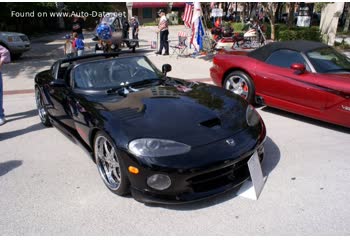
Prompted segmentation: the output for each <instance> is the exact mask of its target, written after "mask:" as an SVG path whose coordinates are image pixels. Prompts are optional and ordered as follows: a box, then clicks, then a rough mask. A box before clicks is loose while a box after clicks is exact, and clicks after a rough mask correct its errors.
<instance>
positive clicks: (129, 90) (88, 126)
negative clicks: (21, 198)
mask: <svg viewBox="0 0 350 240" xmlns="http://www.w3.org/2000/svg"><path fill="white" fill-rule="evenodd" d="M170 70H171V66H170V65H168V64H164V65H163V67H162V71H159V70H158V69H157V68H156V67H155V66H154V65H153V64H152V63H151V62H150V61H149V59H148V58H147V57H144V56H141V57H140V56H133V57H119V56H117V55H116V54H96V55H86V56H83V57H76V58H70V59H63V60H59V61H57V62H55V63H54V64H53V65H52V67H51V69H50V70H46V71H43V72H40V73H38V74H37V75H36V76H35V93H36V103H37V107H38V112H39V116H40V119H41V122H42V123H43V124H44V125H46V126H50V125H54V126H55V127H57V128H58V129H60V130H62V132H63V133H64V134H66V135H67V136H68V137H69V138H71V139H73V140H74V141H75V142H77V143H79V144H81V145H82V146H83V147H84V148H85V149H86V150H87V151H88V152H89V153H90V154H91V156H92V158H93V159H94V161H95V162H96V165H97V168H98V171H99V173H100V175H101V177H102V179H103V181H104V183H105V185H106V186H107V187H108V188H109V189H110V190H111V191H112V192H113V193H115V194H118V195H125V194H127V193H129V192H130V191H131V193H132V195H133V197H134V198H135V199H136V200H138V201H141V202H144V203H148V202H153V203H154V202H156V203H181V202H187V201H194V200H198V199H202V198H205V197H209V196H213V195H215V194H218V193H222V192H225V191H227V190H229V189H232V188H234V187H235V186H238V185H239V184H241V183H242V182H244V181H245V180H246V179H248V178H249V176H250V175H249V170H248V167H247V161H248V160H249V159H250V158H252V157H259V160H260V161H262V159H263V155H264V147H263V143H264V140H265V137H266V130H265V125H264V123H263V121H262V119H261V117H260V115H259V114H258V113H257V112H256V111H255V109H254V108H253V107H252V106H251V105H249V104H248V103H247V102H246V101H245V100H244V99H243V98H241V97H240V96H237V95H235V94H232V93H231V92H229V91H227V90H225V89H222V88H218V87H215V86H210V85H206V84H201V83H196V82H187V81H184V80H180V79H175V78H170V77H167V76H166V73H167V72H169V71H170Z"/></svg>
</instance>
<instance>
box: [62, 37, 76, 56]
mask: <svg viewBox="0 0 350 240" xmlns="http://www.w3.org/2000/svg"><path fill="white" fill-rule="evenodd" d="M64 38H65V39H66V42H65V43H64V55H65V56H66V57H67V58H71V57H74V51H73V42H72V41H71V40H70V35H69V34H66V36H64Z"/></svg>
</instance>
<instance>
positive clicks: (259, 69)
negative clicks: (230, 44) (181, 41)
mask: <svg viewBox="0 0 350 240" xmlns="http://www.w3.org/2000/svg"><path fill="white" fill-rule="evenodd" d="M210 75H211V78H212V79H213V81H214V83H215V84H216V85H218V86H222V87H224V88H226V89H228V90H231V91H232V92H234V93H236V94H239V95H241V96H242V97H244V98H245V99H246V100H247V101H248V102H250V103H255V102H257V103H260V104H264V105H267V106H271V107H275V108H279V109H283V110H286V111H289V112H293V113H297V114H301V115H304V116H308V117H311V118H315V119H319V120H322V121H326V122H331V123H334V124H338V125H342V126H345V127H350V59H349V58H347V57H346V56H345V55H343V54H341V53H339V52H337V51H336V50H334V49H333V48H332V47H329V46H328V45H325V44H323V43H319V42H311V41H304V40H297V41H286V42H275V43H270V44H268V45H266V46H264V47H261V48H259V49H256V50H254V51H251V52H249V53H247V55H244V56H242V55H232V54H218V55H216V56H215V57H214V59H213V66H212V67H211V68H210Z"/></svg>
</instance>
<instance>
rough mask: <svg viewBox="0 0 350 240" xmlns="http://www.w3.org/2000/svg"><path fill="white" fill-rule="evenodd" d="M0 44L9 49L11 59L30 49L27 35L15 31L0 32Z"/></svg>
mask: <svg viewBox="0 0 350 240" xmlns="http://www.w3.org/2000/svg"><path fill="white" fill-rule="evenodd" d="M0 45H2V46H4V47H6V48H7V49H8V50H9V51H10V53H11V58H12V59H17V58H19V57H20V56H21V55H22V53H24V52H26V51H29V50H30V49H31V46H30V41H29V38H28V37H27V35H25V34H23V33H17V32H0Z"/></svg>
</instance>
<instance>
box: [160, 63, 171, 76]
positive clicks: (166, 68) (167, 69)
mask: <svg viewBox="0 0 350 240" xmlns="http://www.w3.org/2000/svg"><path fill="white" fill-rule="evenodd" d="M170 71H171V65H170V64H163V66H162V72H163V73H164V74H165V75H166V73H167V72H170Z"/></svg>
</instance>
